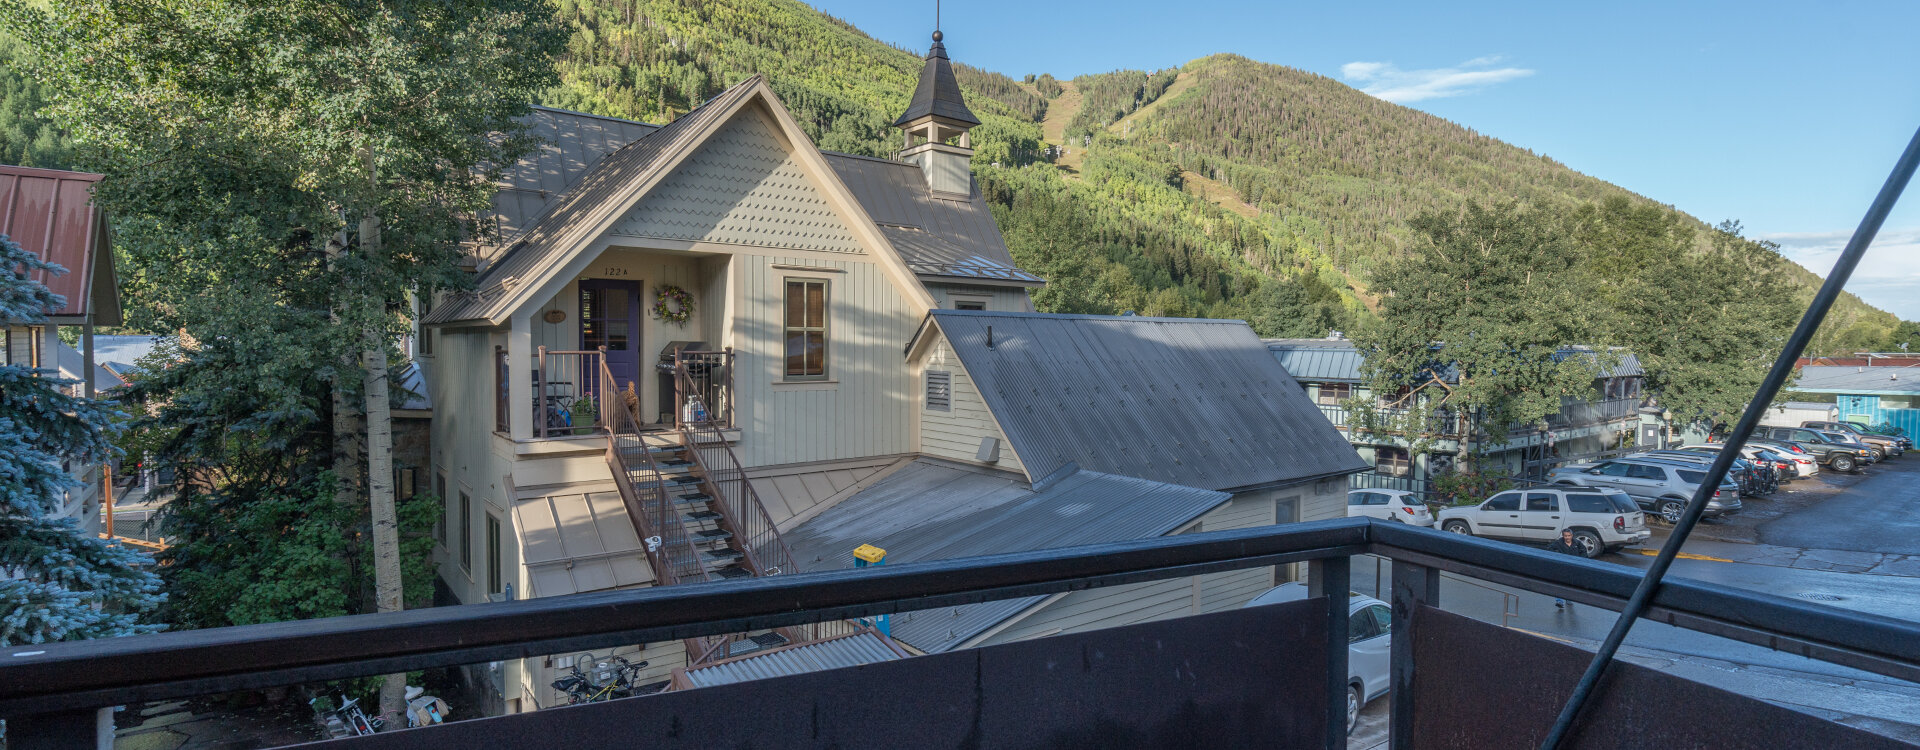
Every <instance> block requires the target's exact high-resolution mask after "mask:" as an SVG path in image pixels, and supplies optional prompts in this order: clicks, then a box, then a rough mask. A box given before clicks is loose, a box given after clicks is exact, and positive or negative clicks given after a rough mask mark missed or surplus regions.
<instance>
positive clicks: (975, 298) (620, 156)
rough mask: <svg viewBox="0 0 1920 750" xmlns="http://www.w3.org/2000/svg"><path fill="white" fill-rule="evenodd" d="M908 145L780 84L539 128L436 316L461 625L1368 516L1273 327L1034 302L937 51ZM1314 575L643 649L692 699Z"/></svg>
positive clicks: (449, 536)
mask: <svg viewBox="0 0 1920 750" xmlns="http://www.w3.org/2000/svg"><path fill="white" fill-rule="evenodd" d="M896 124H897V126H898V127H899V128H900V129H901V130H902V132H903V139H904V142H903V148H902V150H901V151H900V152H899V153H898V154H897V155H896V156H895V158H892V159H877V158H872V157H866V156H855V155H849V154H838V153H832V152H824V151H821V150H819V149H818V148H816V147H815V146H814V145H813V143H812V142H811V141H810V140H809V139H808V138H807V136H806V135H805V134H804V133H803V132H801V130H800V129H799V127H798V126H797V125H796V124H795V122H794V120H793V118H792V116H791V115H790V114H789V113H788V112H787V110H786V108H785V107H784V106H783V105H782V103H781V102H780V100H779V98H778V97H777V96H775V95H774V93H773V91H772V89H771V88H770V87H769V86H768V84H767V83H766V82H765V81H764V80H762V79H760V78H758V77H754V78H750V79H748V80H746V81H743V82H741V83H740V84H738V85H736V86H734V87H732V88H730V89H728V90H726V91H725V92H723V93H721V94H719V95H718V96H716V97H714V98H713V99H711V100H709V101H708V102H707V103H706V104H705V105H703V106H702V107H700V108H698V109H696V110H694V111H692V112H690V113H688V114H686V115H685V116H682V117H681V118H679V119H678V120H675V121H674V122H672V123H669V124H666V125H663V126H655V125H648V124H643V123H636V122H629V121H624V120H616V119H610V118H605V117H597V116H590V115H584V114H579V113H574V112H566V111H561V110H554V109H537V110H536V111H535V112H534V113H533V115H532V117H531V121H530V125H531V126H532V127H533V129H534V130H535V132H536V133H537V134H539V135H541V136H543V137H544V138H545V139H546V140H547V141H548V145H547V146H546V147H545V148H543V149H542V150H540V151H538V152H536V153H534V154H532V155H530V156H528V157H527V158H526V159H524V160H522V162H521V163H519V164H517V165H515V166H514V167H513V168H512V169H510V170H508V172H507V174H506V175H505V177H504V178H503V183H502V185H501V190H500V192H499V194H498V196H497V197H496V199H495V202H494V210H495V217H494V218H495V219H497V221H498V222H499V225H500V227H501V230H502V231H501V232H500V237H502V240H501V241H500V242H498V243H494V244H487V245H481V246H476V247H474V248H473V252H472V257H471V264H472V267H473V269H474V272H475V274H476V276H475V284H474V287H475V291H473V292H471V293H465V294H459V295H452V296H446V295H442V296H441V297H440V298H439V299H434V300H421V303H422V304H421V306H422V307H423V308H425V309H424V310H423V312H424V314H423V315H422V316H421V321H422V324H421V328H420V329H419V330H418V331H417V332H416V333H415V335H414V337H413V341H412V342H411V344H410V347H411V348H412V350H413V355H414V357H413V358H414V361H415V363H416V364H417V369H418V372H419V373H420V375H421V377H420V378H419V379H418V382H417V384H416V385H415V386H410V387H409V389H408V390H409V391H411V392H414V393H416V394H420V395H422V396H424V397H425V401H427V402H428V403H423V404H421V405H420V408H419V409H418V411H419V412H420V413H423V414H427V413H430V414H431V439H430V440H429V441H427V442H428V445H427V450H426V453H427V458H426V459H425V460H424V461H423V465H424V469H425V472H426V473H425V476H424V477H423V481H430V482H431V484H430V487H431V488H432V490H433V491H434V492H436V493H437V494H438V495H439V496H440V497H442V498H443V499H444V500H445V501H446V503H447V507H446V522H445V523H444V524H443V527H444V528H443V531H442V538H441V539H440V542H441V544H440V546H439V549H438V551H437V552H436V555H437V560H438V562H439V570H440V575H439V581H438V583H439V584H440V586H439V589H440V591H439V593H440V598H441V600H442V601H443V603H472V602H480V601H488V600H495V601H498V600H508V599H527V598H536V597H540V598H544V597H554V596H561V595H568V594H578V593H588V592H602V591H608V590H615V589H630V588H643V587H653V586H670V585H681V584H692V583H702V582H710V581H721V580H731V579H746V578H760V577H769V576H779V575H785V574H790V573H795V572H803V571H819V570H833V569H838V568H843V567H848V566H851V565H853V564H854V558H853V557H852V553H853V550H854V549H855V548H857V547H860V546H861V545H872V546H875V547H880V548H884V549H885V550H887V552H888V556H889V558H890V559H893V560H896V561H898V560H937V559H946V558H951V557H959V556H966V555H973V554H982V553H986V552H1008V551H1032V550H1040V549H1047V548H1052V547H1058V546H1062V545H1069V544H1076V543H1090V542H1115V541H1122V540H1131V539H1139V538H1146V537H1156V536H1165V535H1174V534H1186V533H1192V532H1195V531H1199V530H1216V529H1229V528H1244V527H1249V526H1259V525H1271V524H1275V523H1287V522H1295V521H1307V520H1315V519H1323V518H1333V517H1336V516H1340V515H1343V514H1344V509H1343V508H1344V504H1345V499H1344V489H1345V487H1346V479H1345V476H1346V475H1347V474H1350V473H1353V472H1356V471H1361V470H1363V469H1364V468H1365V466H1364V465H1363V464H1362V463H1360V461H1359V459H1358V457H1357V456H1356V455H1355V454H1354V452H1353V451H1352V450H1351V449H1350V448H1349V447H1348V446H1347V444H1346V442H1345V441H1344V440H1343V439H1342V438H1341V437H1340V435H1339V433H1338V432H1337V431H1335V430H1334V429H1333V428H1332V427H1331V426H1330V425H1328V424H1326V422H1325V421H1324V420H1322V419H1320V417H1319V415H1318V414H1317V412H1316V410H1315V409H1314V408H1313V406H1312V404H1310V403H1309V402H1308V401H1307V399H1306V396H1305V395H1304V394H1303V392H1302V391H1301V390H1300V388H1299V386H1298V385H1297V384H1295V383H1294V382H1293V380H1292V379H1291V378H1290V377H1289V376H1288V375H1287V373H1286V372H1285V371H1284V370H1283V369H1281V368H1280V366H1279V364H1278V363H1277V362H1275V361H1274V359H1273V358H1272V356H1271V355H1270V353H1269V352H1268V351H1267V349H1266V347H1265V345H1263V344H1262V343H1261V342H1260V341H1259V339H1258V338H1257V337H1256V336H1255V335H1254V334H1253V332H1252V329H1251V328H1249V327H1248V326H1247V325H1246V324H1244V323H1242V322H1239V321H1211V320H1175V319H1149V318H1138V317H1096V316H1068V315H1045V314H1038V313H1034V312H1033V311H1032V310H1033V307H1032V303H1031V301H1030V299H1029V297H1028V290H1029V289H1032V288H1034V287H1037V286H1039V285H1041V284H1043V283H1044V281H1043V280H1042V279H1040V278H1039V277H1037V276H1034V275H1033V274H1031V273H1028V272H1027V271H1025V270H1022V269H1021V268H1019V266H1018V265H1017V264H1016V263H1015V262H1014V260H1013V257H1012V254H1011V252H1010V251H1009V250H1008V248H1007V246H1006V243H1005V241H1004V240H1003V239H1002V238H1001V235H1000V232H999V229H998V228H997V227H996V226H995V225H994V222H993V217H992V214H991V213H990V211H989V210H988V206H987V204H986V202H985V199H984V197H983V196H982V195H981V193H980V190H979V188H978V186H977V185H975V184H974V182H973V180H972V177H971V175H970V173H969V171H968V160H969V158H970V157H971V154H972V150H971V148H970V141H969V139H970V136H969V131H970V129H971V128H972V127H973V126H975V125H977V124H978V121H977V119H976V118H975V117H974V116H973V115H972V113H971V112H970V111H968V110H967V108H966V106H965V101H964V99H963V98H962V97H961V95H960V90H959V87H958V84H957V82H956V81H955V80H954V78H953V71H952V69H951V64H950V63H949V62H948V60H947V57H946V52H945V48H944V47H943V46H942V44H941V43H939V42H938V41H936V42H935V44H934V45H933V48H932V50H931V51H930V52H929V53H928V55H927V57H926V65H925V69H924V70H923V71H922V75H921V85H920V87H919V89H918V90H917V91H916V93H915V95H914V97H913V99H912V101H911V102H910V104H909V105H908V108H907V110H906V111H905V112H904V113H903V114H902V115H901V116H900V118H899V120H898V122H897V123H896ZM1295 573H1296V571H1294V570H1293V569H1292V568H1290V567H1278V568H1276V567H1274V566H1266V567H1265V568H1262V569H1257V570H1249V571H1241V572H1237V573H1232V574H1220V575H1213V576H1200V575H1196V576H1190V577H1187V578H1185V579H1182V580H1179V581H1174V582H1162V583H1153V584H1141V585H1139V586H1122V587H1115V588H1113V589H1111V590H1108V591H1105V592H1101V594H1100V595H1097V596H1096V595H1087V596H1075V595H1065V596H1047V597H1038V598H1024V599H1015V600H1012V601H1011V602H1010V603H1006V604H1003V605H1001V606H997V607H990V608H984V609H972V610H969V611H967V612H964V613H957V612H951V611H946V612H941V613H938V614H937V615H936V614H934V613H912V612H903V613H900V614H899V615H897V616H895V617H893V618H891V619H890V620H889V621H888V622H887V627H885V628H880V627H877V623H874V622H871V621H868V622H851V621H826V622H821V623H816V624H812V625H808V626H806V627H780V628H748V629H744V630H741V631H738V632H731V633H727V634H724V635H718V636H711V637H700V638H683V639H667V640H659V641H651V642H646V643H638V642H636V643H628V644H625V645H624V646H622V650H621V651H620V652H619V653H620V654H621V655H623V656H628V657H629V658H632V659H634V660H635V661H639V660H645V661H647V662H648V664H649V667H648V670H649V671H647V672H646V673H645V674H644V675H643V676H642V678H641V680H642V681H644V682H647V683H648V684H649V685H652V686H656V687H671V686H674V685H682V686H684V685H691V684H698V683H700V682H701V681H702V680H707V679H720V678H718V677H715V676H716V675H720V674H723V673H729V672H750V671H752V670H753V669H754V667H747V666H738V667H736V666H729V665H738V664H740V663H741V661H742V660H750V659H756V658H761V657H765V658H768V659H772V660H774V661H780V662H782V663H787V664H791V663H793V660H794V659H797V658H798V657H797V656H795V655H794V654H795V650H796V649H800V648H802V647H806V646H808V645H809V644H816V643H818V644H822V646H821V647H820V648H813V649H811V650H808V651H806V652H805V653H807V654H813V655H818V656H821V657H822V658H825V657H826V655H831V654H842V653H843V652H857V653H860V654H865V655H867V656H869V657H876V658H877V655H881V654H884V653H896V654H897V653H906V654H922V653H936V652H941V651H945V650H950V649H953V648H960V647H965V646H970V645H978V644H982V643H999V642H1009V641H1014V640H1019V639H1022V638H1027V637H1034V636H1035V635H1038V634H1043V633H1048V632H1056V633H1057V632H1078V631H1080V630H1085V629H1090V628H1098V627H1111V626H1116V625H1125V624H1130V623H1138V622H1146V621H1151V620H1154V619H1157V618H1163V617H1170V616H1175V615H1179V614H1190V613H1193V612H1211V611H1216V610H1224V609H1231V608H1233V607H1237V606H1239V605H1240V604H1241V603H1244V602H1245V601H1246V600H1247V599H1249V598H1251V597H1252V596H1253V595H1255V594H1257V593H1258V592H1259V591H1261V590H1264V589H1265V588H1267V587H1270V586H1271V585H1273V583H1274V581H1275V580H1276V579H1285V578H1288V577H1290V576H1292V575H1294V574H1295ZM940 618H944V619H940ZM936 620H939V621H938V622H936ZM874 637H878V638H881V639H883V640H885V641H886V648H885V649H874V648H868V647H867V646H866V645H862V644H867V645H871V644H869V643H868V642H869V641H870V640H871V639H872V638H874ZM827 643H832V644H833V645H832V646H830V647H829V646H826V645H824V644H827ZM835 658H838V657H835ZM568 667H569V665H568V664H567V663H566V660H565V659H564V658H560V659H537V660H510V661H505V662H498V663H495V664H493V665H490V666H489V667H487V668H486V669H485V670H482V672H483V674H479V675H476V676H477V677H478V678H479V679H483V680H485V681H487V682H488V683H489V685H490V687H491V688H492V689H493V690H492V692H493V695H494V698H495V699H497V700H498V701H499V705H496V706H493V707H491V710H492V711H494V712H506V713H513V712H518V711H524V710H531V709H533V708H539V707H546V706H551V705H555V704H556V703H560V704H564V702H565V696H563V695H559V694H556V692H555V690H554V689H553V688H552V687H551V683H552V682H553V679H554V675H555V674H556V672H557V671H558V670H564V669H567V668H568ZM715 667H722V668H721V669H718V670H716V669H715Z"/></svg>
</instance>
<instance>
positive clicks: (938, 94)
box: [893, 31, 980, 195]
mask: <svg viewBox="0 0 1920 750" xmlns="http://www.w3.org/2000/svg"><path fill="white" fill-rule="evenodd" d="M941 38H942V35H941V33H940V32H939V31H934V32H933V49H930V50H928V51H927V64H926V66H925V67H923V68H921V69H920V85H919V87H917V88H915V89H914V90H913V101H912V102H910V103H909V104H907V111H906V112H904V113H902V114H901V115H900V119H898V120H894V121H893V125H894V127H897V128H900V129H901V130H902V131H904V132H905V133H906V141H905V143H904V145H903V146H902V147H901V149H900V159H901V160H903V161H907V162H912V163H914V164H918V165H920V171H921V172H922V173H924V174H925V175H926V178H927V188H928V189H929V190H933V191H934V192H941V193H954V194H958V195H967V194H968V193H970V192H972V186H973V179H972V176H971V173H970V172H968V163H969V162H970V161H971V160H972V159H973V142H972V141H971V140H970V136H968V134H967V133H968V131H970V130H972V129H973V126H975V125H979V124H980V118H978V117H974V116H973V111H972V110H969V109H967V101H966V98H965V97H963V96H961V95H960V82H959V81H958V80H957V79H955V78H954V77H953V63H952V62H951V61H949V60H948V59H947V48H946V45H943V44H941V43H940V40H941ZM954 139H958V140H957V141H956V144H957V145H953V144H948V143H947V141H949V140H954Z"/></svg>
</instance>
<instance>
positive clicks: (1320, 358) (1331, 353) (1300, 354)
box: [1265, 339, 1647, 383]
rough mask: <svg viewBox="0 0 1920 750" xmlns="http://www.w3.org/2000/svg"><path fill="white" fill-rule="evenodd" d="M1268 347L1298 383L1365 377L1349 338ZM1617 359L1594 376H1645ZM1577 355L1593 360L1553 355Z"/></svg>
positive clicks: (1628, 355) (1586, 352) (1574, 349)
mask: <svg viewBox="0 0 1920 750" xmlns="http://www.w3.org/2000/svg"><path fill="white" fill-rule="evenodd" d="M1265 341H1266V344H1267V348H1268V349H1270V350H1272V351H1273V358H1274V359H1275V360H1277V361H1279V362H1280V366H1281V367H1285V368H1287V373H1288V374H1290V375H1292V376H1293V377H1294V378H1295V379H1297V380H1304V381H1307V382H1310V383H1360V382H1364V381H1365V380H1366V378H1365V377H1364V376H1363V375H1361V365H1362V364H1363V363H1364V362H1365V361H1366V357H1365V356H1363V355H1361V354H1360V350H1359V349H1358V348H1356V347H1355V346H1354V343H1353V342H1352V341H1351V340H1348V339H1265ZM1618 354H1619V356H1620V359H1619V361H1617V362H1614V363H1612V364H1610V365H1609V366H1607V367H1605V368H1603V369H1602V370H1601V371H1600V372H1599V373H1598V374H1596V375H1595V376H1594V377H1600V378H1618V377H1634V376H1639V375H1645V374H1647V373H1646V371H1645V370H1643V369H1641V367H1640V358H1639V357H1637V356H1634V354H1633V352H1629V351H1624V350H1622V351H1619V352H1618ZM1573 356H1580V357H1584V358H1586V359H1588V360H1594V359H1595V357H1596V356H1597V355H1595V354H1594V349H1593V347H1589V346H1579V345H1573V346H1565V347H1561V348H1560V350H1559V351H1556V352H1554V354H1553V360H1554V361H1555V362H1559V361H1561V360H1564V359H1566V358H1568V357H1573ZM1441 378H1442V379H1443V380H1445V381H1447V382H1449V383H1451V382H1454V381H1455V379H1456V378H1457V374H1456V373H1454V372H1453V368H1452V367H1448V368H1447V369H1446V370H1445V371H1444V372H1442V373H1441Z"/></svg>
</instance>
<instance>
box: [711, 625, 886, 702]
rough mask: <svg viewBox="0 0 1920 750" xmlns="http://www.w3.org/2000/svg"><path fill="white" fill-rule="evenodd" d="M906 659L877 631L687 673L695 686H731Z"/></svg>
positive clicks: (747, 657)
mask: <svg viewBox="0 0 1920 750" xmlns="http://www.w3.org/2000/svg"><path fill="white" fill-rule="evenodd" d="M900 658H903V657H902V656H901V654H900V652H899V651H896V650H894V647H892V646H889V645H887V642H886V641H885V640H883V639H882V638H881V637H880V636H879V635H878V634H875V633H873V632H870V631H864V630H863V631H860V632H858V633H854V634H852V635H847V636H841V637H839V638H830V639H827V640H824V641H815V642H813V643H808V644H805V645H800V646H793V647H788V648H780V649H775V650H773V651H770V652H767V653H760V654H753V655H750V656H742V657H739V658H736V659H729V660H727V661H722V662H718V663H714V664H709V665H706V666H702V667H689V668H687V670H686V672H685V673H684V674H685V675H686V678H687V682H689V683H692V684H693V686H694V687H697V688H703V687H712V686H714V685H728V684H732V683H735V682H746V681H747V680H763V679H766V678H768V677H785V676H787V675H795V674H806V673H808V672H818V671H821V670H825V669H840V668H843V667H857V666H860V665H862V664H874V663H877V662H883V661H893V660H895V659H900Z"/></svg>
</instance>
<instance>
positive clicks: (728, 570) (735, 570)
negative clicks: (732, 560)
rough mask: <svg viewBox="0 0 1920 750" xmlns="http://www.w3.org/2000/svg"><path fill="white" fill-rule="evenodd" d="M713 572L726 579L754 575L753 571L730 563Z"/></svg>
mask: <svg viewBox="0 0 1920 750" xmlns="http://www.w3.org/2000/svg"><path fill="white" fill-rule="evenodd" d="M713 574H714V575H717V576H720V577H721V578H725V579H733V578H752V577H753V573H752V572H750V571H748V570H747V569H746V568H742V567H740V566H738V565H729V566H727V567H724V568H720V569H718V570H715V571H713Z"/></svg>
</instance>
